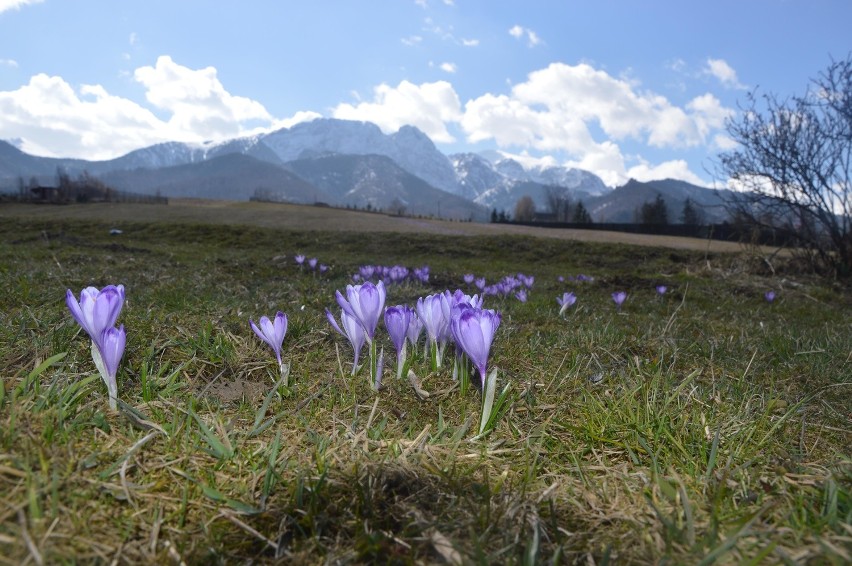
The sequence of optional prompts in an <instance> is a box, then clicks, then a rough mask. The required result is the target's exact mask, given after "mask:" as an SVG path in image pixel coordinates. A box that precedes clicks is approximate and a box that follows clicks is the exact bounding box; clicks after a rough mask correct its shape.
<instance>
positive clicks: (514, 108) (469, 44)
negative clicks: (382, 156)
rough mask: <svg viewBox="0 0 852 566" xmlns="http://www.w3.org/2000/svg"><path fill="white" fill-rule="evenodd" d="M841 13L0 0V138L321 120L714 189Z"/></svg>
mask: <svg viewBox="0 0 852 566" xmlns="http://www.w3.org/2000/svg"><path fill="white" fill-rule="evenodd" d="M850 22H852V1H850V0H712V1H711V0H687V1H684V0H656V1H654V0H598V1H592V0H561V1H557V0H525V1H523V2H521V1H520V0H518V1H514V0H358V1H356V0H336V1H332V0H310V1H308V0H249V1H239V2H237V1H222V0H122V1H120V2H117V1H115V0H73V1H72V0H0V139H3V140H7V141H10V142H12V143H14V144H15V145H16V146H18V147H19V148H20V149H22V150H23V151H26V152H28V153H31V154H34V155H42V156H51V157H77V158H84V159H109V158H113V157H118V156H120V155H123V154H125V153H127V152H129V151H132V150H134V149H138V148H141V147H145V146H149V145H152V144H155V143H160V142H166V141H182V142H188V143H202V142H207V141H220V140H225V139H230V138H235V137H242V136H250V135H256V134H258V133H263V132H269V131H274V130H277V129H280V128H287V127H292V126H293V125H294V124H296V123H299V122H302V121H308V120H313V119H316V118H319V117H326V118H341V119H351V120H364V121H370V122H374V123H376V124H377V125H378V126H379V127H380V128H381V129H382V130H383V131H384V132H386V133H393V132H395V131H396V130H398V129H399V128H400V127H401V126H403V125H407V124H410V125H414V126H416V127H418V128H420V129H421V130H422V131H423V132H425V133H426V134H427V135H429V136H430V137H431V138H432V140H433V141H434V142H435V144H436V146H437V147H438V149H439V150H441V151H443V152H444V153H447V154H452V153H456V152H463V151H485V150H498V151H500V152H502V153H504V154H505V155H507V156H514V157H515V158H517V159H519V160H521V161H522V162H523V163H525V164H527V165H536V164H545V165H547V164H553V165H566V166H573V167H579V168H582V169H586V170H589V171H592V172H594V173H596V174H597V175H599V176H600V177H601V178H602V179H603V180H604V182H605V183H607V184H608V185H611V186H616V185H618V184H622V183H624V182H626V181H627V180H628V179H629V178H635V179H638V180H653V179H661V178H676V179H682V180H685V181H689V182H693V183H697V184H702V185H712V184H715V183H718V182H720V179H718V177H717V174H716V172H715V166H714V164H715V163H716V158H717V156H718V154H719V153H720V152H722V151H727V150H731V149H732V148H733V147H735V146H734V145H733V142H732V140H731V139H730V138H729V137H728V136H727V135H726V131H725V121H726V119H736V116H737V115H738V114H739V113H740V112H741V111H742V108H743V106H744V105H745V104H746V96H747V95H748V93H750V92H757V93H758V94H760V93H771V94H776V95H778V96H781V97H786V96H791V95H796V94H802V93H804V91H805V89H806V88H807V86H808V84H809V80H810V79H811V78H813V77H816V76H817V75H818V74H819V72H820V71H821V70H823V69H825V68H826V67H827V66H828V64H829V63H830V61H831V59H832V58H834V59H842V58H845V57H846V56H847V55H848V54H849V53H850V52H852V33H850V31H849V30H850ZM721 181H724V180H721Z"/></svg>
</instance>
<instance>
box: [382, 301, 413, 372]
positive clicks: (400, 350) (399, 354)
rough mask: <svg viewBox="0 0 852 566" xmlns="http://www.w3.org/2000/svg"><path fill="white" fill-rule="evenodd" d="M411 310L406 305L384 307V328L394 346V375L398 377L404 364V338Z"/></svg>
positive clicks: (409, 322) (406, 333) (406, 334)
mask: <svg viewBox="0 0 852 566" xmlns="http://www.w3.org/2000/svg"><path fill="white" fill-rule="evenodd" d="M413 312H414V311H413V309H412V308H411V307H409V306H406V305H399V306H396V307H388V308H386V309H385V328H387V329H388V334H389V335H390V339H391V342H393V345H394V347H395V348H396V376H397V377H398V378H401V377H402V369H403V366H404V365H405V353H406V352H405V350H406V348H405V345H406V338H407V336H408V327H409V326H410V325H411V315H412V314H413Z"/></svg>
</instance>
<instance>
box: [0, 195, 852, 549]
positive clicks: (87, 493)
mask: <svg viewBox="0 0 852 566" xmlns="http://www.w3.org/2000/svg"><path fill="white" fill-rule="evenodd" d="M253 206H255V207H257V208H252V209H249V210H250V212H248V213H246V218H245V221H244V222H235V221H234V218H236V216H237V214H236V213H235V212H234V210H235V209H231V213H225V214H224V215H223V218H224V219H223V218H217V217H215V215H214V214H212V213H211V212H210V210H208V209H205V208H203V207H198V208H197V210H198V211H199V212H197V213H196V214H195V216H193V215H192V213H191V211H190V212H186V214H187V216H186V217H182V218H180V219H175V218H167V219H165V220H164V219H163V218H164V217H162V216H159V217H158V215H160V214H161V212H160V211H159V210H158V209H157V207H153V206H150V205H136V208H133V207H132V205H126V206H124V207H121V208H107V207H98V206H96V205H91V206H89V207H30V208H27V207H22V206H20V205H10V206H6V205H0V368H2V369H0V564H23V563H30V564H41V563H65V562H68V563H75V562H103V563H129V564H139V563H173V564H180V563H186V564H194V563H204V564H212V563H235V562H260V563H266V562H276V561H280V562H283V563H294V564H326V563H334V564H337V563H340V564H347V563H394V564H406V563H423V564H425V563H449V564H468V563H482V564H647V563H672V564H776V563H787V564H848V563H850V562H852V527H850V523H852V461H850V457H852V451H850V446H852V421H850V417H852V414H850V407H852V316H850V315H852V295H850V293H849V287H848V285H847V284H845V283H842V282H835V281H828V280H824V279H819V278H817V277H814V276H811V275H803V274H799V273H798V271H797V269H796V266H795V264H794V263H792V260H790V259H789V258H785V257H782V256H783V254H781V255H777V256H774V257H773V258H772V259H771V260H770V261H764V259H763V257H762V255H761V254H760V253H759V252H760V250H753V249H747V248H740V249H732V248H731V247H730V246H728V247H724V248H723V247H716V245H715V244H712V245H709V244H707V243H705V242H694V243H693V245H692V247H693V248H694V249H688V248H689V247H690V246H688V245H686V244H685V243H683V242H680V243H677V244H675V243H673V242H672V241H667V240H657V241H656V243H658V244H659V245H656V246H654V245H634V244H625V243H614V242H594V241H579V240H577V239H572V237H571V235H570V234H567V235H565V234H563V235H562V236H564V237H559V236H558V235H554V233H550V234H546V235H545V234H542V233H540V232H529V233H501V232H500V231H499V229H498V228H497V227H494V228H491V227H488V228H483V227H474V228H468V226H469V225H467V224H462V223H440V222H436V221H422V223H421V224H419V226H420V227H421V228H422V230H418V229H417V227H416V226H415V227H414V228H411V229H406V230H401V229H400V230H393V229H391V228H386V223H387V222H391V220H386V217H383V216H381V215H369V218H368V222H366V223H362V224H360V225H357V226H356V225H354V224H351V223H350V222H351V218H353V217H352V216H347V214H355V213H346V212H336V213H331V212H322V214H338V215H340V216H335V217H324V221H323V223H322V224H320V225H317V224H316V223H314V224H313V225H312V226H311V227H310V229H306V228H305V227H304V226H302V225H300V224H299V222H300V220H299V219H298V218H300V217H301V218H302V221H304V217H306V216H309V215H310V214H314V213H315V212H316V211H315V210H314V209H313V208H312V207H301V208H302V210H303V211H302V212H301V213H300V212H299V211H298V210H297V211H296V213H294V214H293V215H290V216H288V217H286V218H285V217H279V218H278V219H277V220H276V214H283V212H281V211H284V210H285V208H281V207H279V208H275V206H276V205H271V206H270V207H263V206H262V205H253ZM171 207H172V205H169V206H168V207H161V209H162V208H171ZM191 208H192V207H191V206H187V207H186V210H189V209H191ZM134 210H135V211H136V212H135V213H134V212H133V211H134ZM181 210H182V211H184V209H181ZM251 211H254V212H251ZM260 211H262V212H260ZM276 211H278V212H276ZM184 212H185V211H184ZM182 213H183V212H182ZM169 214H172V212H169ZM266 218H268V219H269V221H268V223H266V221H265V220H264V222H256V220H257V219H266ZM427 223H429V224H430V225H431V224H432V223H434V225H435V226H436V228H434V229H428V230H427V229H426V228H425V227H424V226H425V225H426V224H427ZM116 227H118V228H120V229H121V230H122V233H121V234H119V235H110V229H112V228H116ZM371 227H372V228H374V229H371ZM466 230H484V232H479V233H477V232H474V231H466ZM607 237H611V236H609V235H608V236H607ZM654 242H655V241H654V240H641V243H643V244H653V243H654ZM297 254H304V255H306V256H307V257H316V258H318V260H319V261H320V262H322V263H323V264H326V265H327V266H329V269H328V271H326V272H325V273H323V274H319V273H318V272H317V271H313V270H310V269H307V268H306V267H305V266H303V265H302V266H300V265H298V264H297V263H296V262H295V261H294V259H293V258H294V256H295V255H297ZM396 264H400V265H405V266H407V267H409V268H415V267H421V266H424V265H428V266H429V267H430V278H429V281H428V283H422V282H412V281H407V282H403V283H398V284H388V285H387V303H386V304H387V305H388V306H390V305H398V304H409V305H413V304H414V302H416V300H417V299H418V298H419V297H422V296H425V295H429V294H432V293H436V292H441V291H444V290H450V291H453V290H455V289H462V290H465V291H466V292H474V291H475V289H473V288H471V287H470V286H468V285H466V284H465V283H464V282H463V279H462V278H463V275H464V274H466V273H473V274H476V275H477V276H479V277H484V278H486V280H488V281H489V282H493V281H497V280H499V279H500V278H502V277H504V276H506V275H512V274H517V273H519V272H522V273H525V274H529V275H533V276H534V277H535V282H534V284H533V285H532V287H531V288H530V289H529V290H528V297H527V301H526V302H521V301H519V300H517V298H515V297H514V296H511V295H510V296H506V297H498V296H488V297H486V298H485V305H484V306H486V307H487V308H491V309H495V310H497V311H499V312H500V313H501V314H502V324H501V325H500V327H499V329H498V331H497V333H496V336H495V338H494V343H493V346H492V348H491V357H490V361H489V367H496V368H498V387H499V388H500V389H502V388H503V387H504V386H505V385H507V384H508V385H509V386H510V388H509V393H508V398H507V402H506V405H505V406H504V408H503V410H502V411H501V412H500V414H499V415H498V419H497V421H496V425H495V426H494V428H493V430H491V431H490V432H489V433H488V434H487V435H483V436H479V435H477V432H478V431H477V425H478V416H479V406H480V395H479V393H478V392H477V391H475V390H471V391H468V392H467V393H466V394H462V392H461V391H460V390H459V387H458V384H457V382H454V381H453V379H452V375H451V373H452V372H451V364H447V365H445V366H444V367H443V368H442V369H440V370H438V371H431V368H430V366H429V363H428V361H427V360H426V359H424V357H423V349H422V348H420V349H419V351H418V353H417V355H416V356H415V359H414V361H413V362H412V365H411V367H412V369H413V370H414V372H415V373H416V374H417V377H418V378H419V387H420V388H421V389H422V390H425V391H426V392H428V397H426V396H425V395H418V394H417V392H415V390H414V388H413V386H412V384H411V383H409V381H408V380H406V379H402V380H399V379H397V378H396V375H395V363H393V362H391V361H386V363H385V371H384V377H383V388H382V389H381V390H380V391H378V392H376V391H374V390H373V389H372V388H371V387H370V384H369V381H368V378H367V377H366V369H364V368H362V369H361V371H360V372H359V373H358V374H356V375H355V376H354V377H353V376H350V368H351V362H352V350H351V348H350V346H349V344H348V343H347V342H346V341H345V340H344V339H342V338H341V336H340V335H338V334H337V333H336V332H335V331H334V330H333V329H332V328H331V326H330V325H329V323H328V321H327V319H326V315H325V309H326V308H329V309H331V310H332V311H333V312H334V313H335V314H336V315H337V314H339V312H340V309H339V307H338V306H337V304H336V302H335V291H336V290H340V291H343V290H344V288H345V287H346V285H347V284H351V283H353V280H352V275H353V274H354V273H358V270H359V267H360V266H362V265H396ZM580 274H583V275H586V276H589V277H590V278H591V280H585V281H578V280H576V277H577V276H578V275H580ZM560 278H561V279H560ZM108 284H123V285H124V286H125V288H126V297H127V302H126V304H125V305H124V309H123V310H122V312H121V315H120V317H119V323H121V324H123V325H124V326H125V328H126V330H127V346H126V350H125V352H124V357H123V361H122V362H121V365H120V367H119V373H118V396H119V400H120V403H119V407H118V410H117V411H111V410H110V409H109V406H108V404H107V391H106V387H105V385H104V383H103V382H102V381H101V379H100V376H99V375H98V373H97V371H96V370H95V367H94V364H93V363H92V357H91V352H90V347H91V346H90V341H89V339H88V337H87V336H86V334H85V332H83V331H82V330H81V329H80V327H79V326H78V325H77V323H76V322H75V321H74V319H73V318H72V317H71V315H70V313H69V311H68V309H67V308H66V305H65V293H66V290H67V289H71V290H72V292H73V293H74V294H75V295H77V296H78V297H79V294H80V291H81V290H82V289H83V288H84V287H86V286H89V285H93V286H95V287H98V288H101V287H103V286H105V285H108ZM660 284H662V285H666V286H667V291H666V293H665V294H664V295H659V294H658V293H657V292H656V291H655V286H657V285H660ZM768 290H773V291H774V292H775V293H776V297H775V299H774V301H771V302H770V301H767V300H766V298H765V293H766V292H767V291H768ZM569 291H570V292H574V293H575V295H576V296H577V302H576V303H575V304H574V305H573V306H572V307H570V308H569V309H567V310H566V311H565V313H564V314H563V315H560V314H559V305H558V304H557V302H556V297H557V296H561V295H562V294H563V293H564V292H569ZM614 291H625V292H627V293H628V298H627V300H626V302H625V303H624V305H623V306H622V307H621V309H620V310H619V309H616V307H615V305H614V303H613V300H612V298H611V293H612V292H614ZM278 310H280V311H283V312H284V313H286V314H287V315H288V318H289V327H288V331H287V334H286V336H285V339H284V345H283V350H282V357H283V359H284V361H285V362H286V363H289V364H290V377H289V387H283V386H282V385H281V383H280V382H279V380H278V366H277V363H276V362H275V359H274V357H273V356H272V353H271V351H270V349H269V348H268V347H267V346H266V345H265V344H264V343H262V342H261V341H260V340H258V337H257V336H255V334H254V333H253V332H252V330H251V329H250V327H249V319H252V320H255V321H257V320H258V319H259V317H261V316H263V315H266V316H269V317H272V316H273V315H274V314H275V312H276V311H278ZM377 340H379V343H380V344H381V345H382V346H383V347H384V350H385V352H386V355H388V356H390V360H393V359H394V358H393V356H392V355H391V353H392V352H393V347H392V346H391V343H390V340H389V338H388V336H387V333H386V332H385V331H384V328H383V325H382V324H380V329H379V332H378V333H377ZM365 357H366V352H363V353H362V359H364V358H365ZM448 359H449V356H448Z"/></svg>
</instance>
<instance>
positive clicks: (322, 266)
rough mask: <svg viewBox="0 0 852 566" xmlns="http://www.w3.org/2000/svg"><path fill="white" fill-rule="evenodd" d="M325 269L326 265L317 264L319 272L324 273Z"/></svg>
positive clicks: (326, 269) (326, 268)
mask: <svg viewBox="0 0 852 566" xmlns="http://www.w3.org/2000/svg"><path fill="white" fill-rule="evenodd" d="M326 271H328V266H327V265H326V264H324V263H321V264H320V266H319V272H320V273H325V272H326Z"/></svg>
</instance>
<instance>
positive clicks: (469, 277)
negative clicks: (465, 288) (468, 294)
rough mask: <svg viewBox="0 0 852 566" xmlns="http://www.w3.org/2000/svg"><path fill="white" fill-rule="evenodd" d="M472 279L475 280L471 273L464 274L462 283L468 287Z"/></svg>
mask: <svg viewBox="0 0 852 566" xmlns="http://www.w3.org/2000/svg"><path fill="white" fill-rule="evenodd" d="M474 279H475V276H474V275H473V273H465V274H464V282H465V284H466V285H470V284H471V283H473V280H474Z"/></svg>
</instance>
